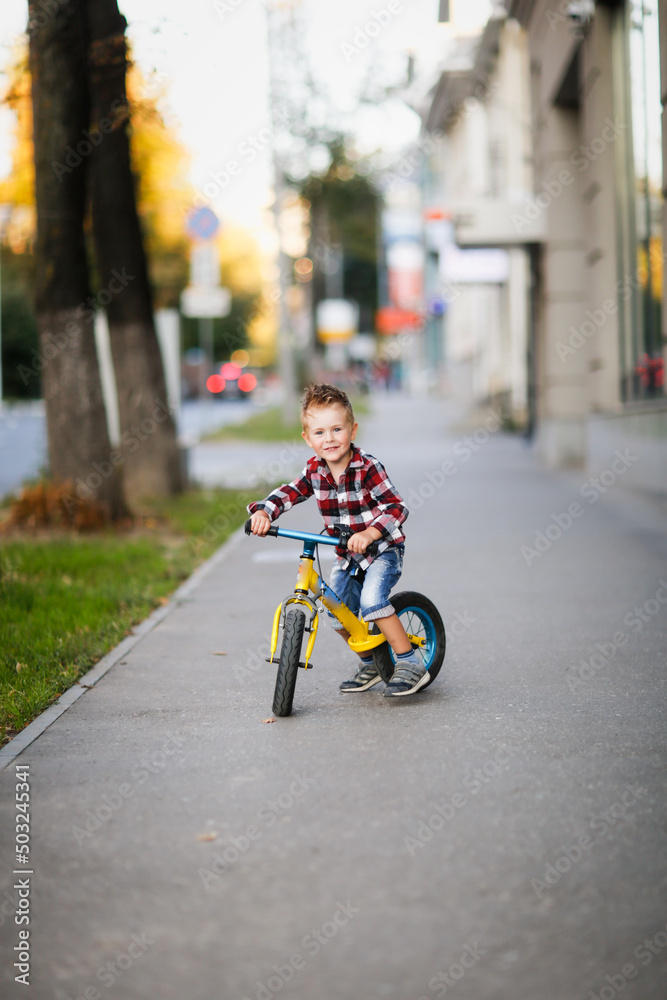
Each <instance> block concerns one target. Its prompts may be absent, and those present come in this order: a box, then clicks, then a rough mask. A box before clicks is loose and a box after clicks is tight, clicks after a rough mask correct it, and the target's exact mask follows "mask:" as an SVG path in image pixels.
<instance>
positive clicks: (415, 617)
mask: <svg viewBox="0 0 667 1000" xmlns="http://www.w3.org/2000/svg"><path fill="white" fill-rule="evenodd" d="M398 617H399V618H400V620H401V624H402V625H403V628H404V629H405V631H406V632H409V633H410V635H416V636H417V637H418V638H423V639H425V640H426V645H425V646H419V647H418V648H417V652H418V653H419V654H420V656H421V657H422V659H423V661H424V666H425V667H426V669H427V670H430V669H431V666H432V664H433V660H434V659H435V652H436V644H437V639H436V634H435V625H434V624H433V620H432V618H431V616H430V615H429V614H427V613H426V611H424V609H423V608H415V607H412V606H411V607H409V608H403V609H402V610H401V611H399V612H398ZM391 658H392V660H394V662H396V657H395V656H394V654H393V651H392V654H391Z"/></svg>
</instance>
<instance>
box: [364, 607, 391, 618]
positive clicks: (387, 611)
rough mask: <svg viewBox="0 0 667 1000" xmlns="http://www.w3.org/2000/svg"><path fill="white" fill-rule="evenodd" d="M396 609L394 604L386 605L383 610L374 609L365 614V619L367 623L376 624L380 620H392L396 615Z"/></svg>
mask: <svg viewBox="0 0 667 1000" xmlns="http://www.w3.org/2000/svg"><path fill="white" fill-rule="evenodd" d="M395 610H396V609H395V608H394V605H393V604H385V606H384V607H383V608H374V609H372V610H371V611H364V612H363V619H364V621H365V622H374V621H376V619H378V618H391V616H392V615H393V614H395Z"/></svg>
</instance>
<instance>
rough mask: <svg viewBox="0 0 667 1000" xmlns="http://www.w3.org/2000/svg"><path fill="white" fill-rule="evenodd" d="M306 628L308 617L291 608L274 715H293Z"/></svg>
mask: <svg viewBox="0 0 667 1000" xmlns="http://www.w3.org/2000/svg"><path fill="white" fill-rule="evenodd" d="M305 628H306V615H305V612H303V611H301V609H300V608H289V609H288V611H287V614H286V615H285V628H284V629H283V642H282V646H281V647H280V659H279V662H278V674H277V676H276V689H275V691H274V694H273V714H274V715H278V716H286V715H291V714H292V702H293V700H294V688H295V687H296V677H297V674H298V672H299V660H300V659H301V645H302V642H303V633H304V630H305Z"/></svg>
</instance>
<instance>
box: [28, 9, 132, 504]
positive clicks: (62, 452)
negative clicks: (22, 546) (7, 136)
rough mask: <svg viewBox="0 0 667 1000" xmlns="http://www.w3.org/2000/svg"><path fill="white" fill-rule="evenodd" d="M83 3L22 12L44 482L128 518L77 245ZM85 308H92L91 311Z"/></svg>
mask: <svg viewBox="0 0 667 1000" xmlns="http://www.w3.org/2000/svg"><path fill="white" fill-rule="evenodd" d="M82 4H83V0H70V3H68V4H67V5H66V6H65V5H63V6H61V5H57V10H56V11H55V12H50V13H49V16H48V17H47V16H45V14H44V11H43V10H42V7H41V5H38V4H37V3H36V2H32V0H30V2H29V4H28V10H29V22H28V31H29V38H30V71H31V76H32V102H33V118H34V125H33V128H34V146H35V201H36V207H37V243H36V247H35V312H36V320H37V327H38V330H39V335H40V359H41V360H40V364H41V376H42V390H43V394H44V399H45V402H46V420H47V434H48V443H49V463H50V471H51V475H52V477H53V479H54V481H56V482H64V481H67V480H71V481H72V482H73V483H74V484H75V486H76V489H75V498H74V499H84V498H90V497H94V498H95V499H97V500H99V501H100V502H103V503H105V504H106V505H108V509H109V512H110V515H111V517H112V518H114V519H115V518H117V517H120V516H122V515H123V514H125V513H126V512H127V511H126V508H125V504H124V501H123V496H122V490H121V477H120V473H119V466H120V463H116V462H115V461H114V460H113V458H112V455H113V454H114V453H113V452H112V448H111V444H110V441H109V433H108V429H107V420H106V412H105V409H104V400H103V397H102V387H101V383H100V375H99V369H98V365H97V352H96V348H95V335H94V319H95V310H94V302H93V300H92V299H91V298H90V295H91V292H90V286H89V283H88V269H87V262H86V251H85V244H84V231H83V224H84V215H85V209H86V167H87V164H86V157H85V150H86V149H87V145H86V140H85V134H84V130H85V129H86V128H87V126H88V120H89V101H88V88H87V83H86V58H85V55H86V54H85V46H84V39H83V37H82V33H81V27H82V24H83V20H82V15H83V9H82ZM91 304H92V306H93V308H91Z"/></svg>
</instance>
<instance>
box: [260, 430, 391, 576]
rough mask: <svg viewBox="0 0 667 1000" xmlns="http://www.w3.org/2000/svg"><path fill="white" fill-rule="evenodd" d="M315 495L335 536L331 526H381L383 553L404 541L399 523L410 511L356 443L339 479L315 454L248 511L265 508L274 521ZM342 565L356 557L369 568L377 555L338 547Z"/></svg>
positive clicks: (358, 528) (381, 469) (355, 528)
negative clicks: (300, 470) (284, 483)
mask: <svg viewBox="0 0 667 1000" xmlns="http://www.w3.org/2000/svg"><path fill="white" fill-rule="evenodd" d="M313 495H314V496H315V499H316V500H317V506H318V507H319V511H320V514H321V515H322V518H323V520H324V524H325V525H326V528H327V532H328V534H330V535H334V534H335V531H334V530H333V528H332V526H333V525H338V524H343V525H346V526H348V527H350V528H351V529H352V531H354V532H357V531H363V530H364V529H365V528H371V527H372V528H377V529H378V531H381V532H382V537H381V538H379V539H378V552H377V554H378V555H379V554H380V553H381V552H385V551H386V550H387V549H388V548H389V547H390V546H391V545H399V544H400V543H401V542H404V541H405V535H404V534H403V532H402V530H401V525H402V524H403V522H404V521H405V519H406V518H407V516H408V508H407V507H406V505H405V503H404V502H403V500H402V499H401V497H400V495H399V494H398V492H397V491H396V488H395V487H394V485H393V484H392V482H391V480H390V479H389V477H388V475H387V473H386V472H385V470H384V466H383V465H382V464H381V463H380V462H378V460H377V459H376V458H373V456H372V455H368V454H366V452H365V451H362V450H361V448H357V447H356V446H355V445H352V457H351V459H350V461H349V462H348V465H347V468H346V469H345V472H344V473H343V475H342V476H341V477H340V481H339V482H338V483H336V482H334V479H333V476H332V475H331V472H330V471H329V466H328V465H327V463H326V462H325V461H324V459H321V458H318V457H317V455H313V457H312V458H311V459H309V460H308V462H307V464H306V467H305V469H304V470H303V472H302V473H301V475H300V476H298V478H297V479H295V480H294V481H293V482H291V483H289V484H288V485H286V486H281V487H279V489H277V490H275V491H274V492H273V493H271V494H270V495H269V496H268V497H267V498H266V500H260V501H258V502H256V503H251V504H248V512H249V513H250V514H255V513H256V512H257V511H258V510H263V511H265V513H267V514H268V515H269V517H270V518H271V520H272V521H275V520H276V518H277V517H279V516H280V515H281V514H282V513H283V511H286V510H289V509H290V507H294V505H295V504H297V503H303V501H304V500H307V499H308V497H311V496H313ZM336 553H337V554H338V556H339V557H340V558H341V559H342V565H343V568H344V569H347V567H348V566H349V565H350V564H351V563H352V562H356V563H358V565H359V566H361V568H362V569H367V568H368V566H370V564H371V562H372V561H373V558H374V557H373V556H368V557H367V556H366V554H365V553H361V552H350V551H349V549H344V548H341V546H340V545H338V546H337V547H336Z"/></svg>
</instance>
